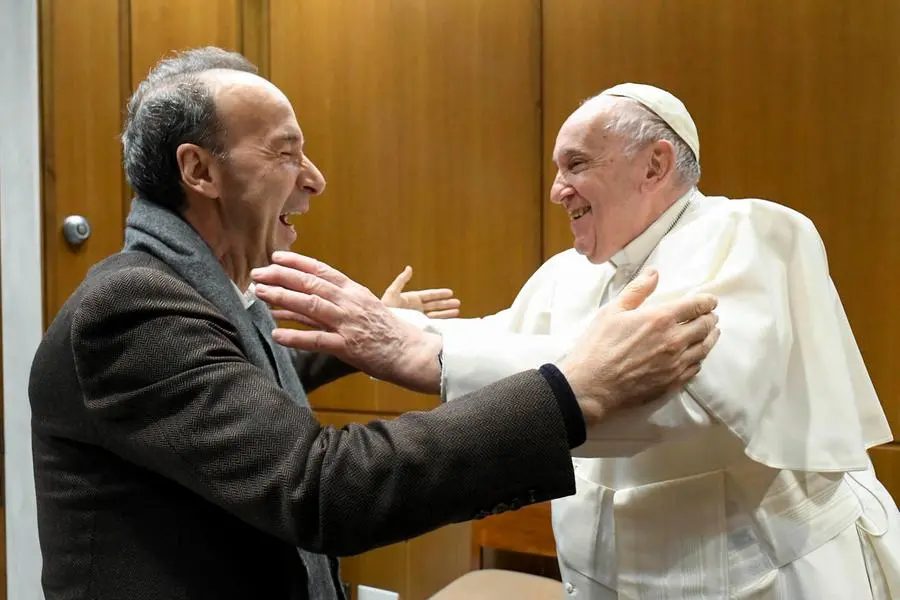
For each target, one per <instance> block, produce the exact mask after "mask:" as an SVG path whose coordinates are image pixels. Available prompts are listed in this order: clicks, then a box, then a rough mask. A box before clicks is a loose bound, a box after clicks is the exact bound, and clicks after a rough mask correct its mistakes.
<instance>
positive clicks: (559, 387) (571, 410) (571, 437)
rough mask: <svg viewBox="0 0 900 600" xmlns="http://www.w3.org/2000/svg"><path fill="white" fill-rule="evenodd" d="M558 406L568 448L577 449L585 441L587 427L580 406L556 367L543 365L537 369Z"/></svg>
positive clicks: (564, 377)
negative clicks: (551, 391) (548, 386)
mask: <svg viewBox="0 0 900 600" xmlns="http://www.w3.org/2000/svg"><path fill="white" fill-rule="evenodd" d="M538 372H540V374H541V375H543V376H544V379H546V380H547V383H548V384H549V385H550V389H552V390H553V395H554V396H555V397H556V402H557V404H558V405H559V411H560V413H562V418H563V423H564V424H565V426H566V437H567V439H568V442H569V448H577V447H578V446H580V445H582V444H583V443H584V442H585V441H586V440H587V425H586V424H585V419H584V413H583V412H582V410H581V405H580V404H579V403H578V399H577V398H576V397H575V392H574V391H573V390H572V386H571V385H569V382H568V380H567V379H566V376H565V375H563V373H562V371H560V370H559V369H558V368H557V367H556V365H553V364H545V365H543V366H542V367H541V368H540V369H538Z"/></svg>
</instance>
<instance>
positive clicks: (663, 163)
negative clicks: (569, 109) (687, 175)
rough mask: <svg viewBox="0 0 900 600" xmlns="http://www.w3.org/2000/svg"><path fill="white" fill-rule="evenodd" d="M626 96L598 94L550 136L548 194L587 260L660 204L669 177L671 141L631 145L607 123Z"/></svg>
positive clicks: (638, 227) (596, 259) (619, 241)
mask: <svg viewBox="0 0 900 600" xmlns="http://www.w3.org/2000/svg"><path fill="white" fill-rule="evenodd" d="M626 102H628V101H622V100H620V99H617V98H609V97H598V98H595V99H593V100H590V101H588V102H586V103H585V104H583V105H582V106H581V107H579V108H578V110H576V111H575V112H574V113H572V115H571V116H570V117H569V118H568V119H566V121H565V123H563V126H562V127H561V128H560V130H559V134H558V135H557V137H556V146H555V148H554V150H553V161H554V163H555V164H556V167H557V174H556V178H555V180H554V182H553V185H552V187H551V190H550V200H551V201H552V202H554V203H555V204H559V205H561V206H562V207H563V208H564V209H565V211H566V213H567V214H568V216H569V224H570V226H571V228H572V234H573V235H574V236H575V240H574V246H575V250H576V251H578V252H579V253H580V254H583V255H584V256H586V257H587V258H588V260H590V261H591V262H592V263H595V264H599V263H602V262H605V261H607V260H609V259H610V258H611V257H612V256H613V255H614V254H615V253H616V252H618V251H619V250H621V249H622V248H624V247H625V246H626V245H627V244H628V242H630V241H631V240H633V239H634V238H635V237H637V236H638V235H639V234H640V233H641V232H642V231H643V230H644V229H646V228H647V227H648V226H649V225H650V224H651V223H652V222H653V221H654V220H655V219H656V218H657V217H658V216H659V214H661V213H662V211H663V210H665V206H662V204H661V202H662V198H660V193H659V192H660V191H661V190H662V189H663V188H664V187H666V186H667V185H669V184H670V183H671V180H672V178H673V177H675V170H674V159H675V152H674V148H673V147H672V144H671V143H669V142H667V141H665V140H659V141H655V142H651V143H649V144H646V145H645V146H644V147H639V148H636V149H632V148H630V147H629V146H631V145H632V144H630V143H629V142H631V140H630V139H629V138H628V137H626V136H624V135H621V134H619V133H615V132H613V131H610V130H609V128H608V127H607V125H608V124H609V123H610V119H611V118H613V117H615V116H616V115H617V112H616V111H618V110H622V109H623V106H624V107H625V108H627V104H625V103H626Z"/></svg>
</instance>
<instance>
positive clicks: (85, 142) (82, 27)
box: [40, 0, 262, 321]
mask: <svg viewBox="0 0 900 600" xmlns="http://www.w3.org/2000/svg"><path fill="white" fill-rule="evenodd" d="M261 5H262V4H261V3H260V2H253V1H244V2H242V1H240V0H197V1H192V2H189V3H184V2H178V1H177V0H131V1H130V2H129V1H123V0H43V2H42V3H41V15H40V17H41V39H42V44H41V63H42V73H41V82H42V98H43V107H42V108H43V110H42V121H43V122H42V126H43V135H42V146H43V181H42V184H43V189H44V194H43V202H44V282H45V284H44V285H45V292H46V300H45V316H46V319H47V321H49V320H50V319H52V317H53V316H54V315H55V314H56V312H57V310H58V309H59V307H60V306H61V305H62V303H63V302H65V300H66V298H67V297H68V296H69V294H71V293H72V291H74V289H75V287H76V286H77V285H78V283H79V282H80V281H81V279H82V278H83V277H84V275H85V273H86V272H87V269H88V268H89V267H90V266H91V265H92V264H94V263H96V262H98V261H99V260H101V259H103V258H104V257H106V256H108V255H110V254H113V253H114V252H116V251H118V250H119V249H120V248H121V246H122V242H123V225H124V222H125V216H126V214H127V211H128V206H129V203H130V199H131V193H130V191H129V189H128V186H127V185H126V184H125V178H124V173H123V172H122V168H121V164H122V155H121V145H120V142H119V137H118V136H119V134H120V132H121V129H122V117H123V114H124V107H125V103H126V101H127V99H128V96H129V95H130V94H131V92H132V90H133V89H134V88H135V87H136V85H137V83H139V82H140V80H141V79H143V78H144V76H145V75H146V74H147V72H148V71H149V70H150V68H151V67H152V66H153V64H154V63H155V62H156V61H157V60H158V59H160V58H161V57H162V56H164V55H166V54H168V53H170V52H171V51H173V50H180V49H184V48H188V47H193V46H201V45H208V44H213V45H219V46H223V47H226V48H233V49H239V48H240V47H241V40H242V34H243V30H242V27H241V23H242V21H241V16H242V15H243V13H244V12H246V13H248V14H249V15H251V18H250V19H248V21H251V22H253V18H255V17H257V14H258V13H259V11H260V10H261V9H260V7H261ZM257 21H258V18H257ZM254 33H255V32H254ZM247 36H248V37H250V38H252V37H253V36H252V35H251V33H250V32H249V31H248V32H247ZM257 37H258V36H257ZM253 39H255V38H253ZM69 216H82V217H84V218H85V219H86V220H87V221H88V223H89V224H90V227H91V235H90V237H89V238H88V239H87V241H85V242H84V243H83V244H80V245H72V244H70V243H68V242H67V241H66V240H65V238H64V237H63V233H62V227H63V223H64V221H65V219H66V217H69Z"/></svg>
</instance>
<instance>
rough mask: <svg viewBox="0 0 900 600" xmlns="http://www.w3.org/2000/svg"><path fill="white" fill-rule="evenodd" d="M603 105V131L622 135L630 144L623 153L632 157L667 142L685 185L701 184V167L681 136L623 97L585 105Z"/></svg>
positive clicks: (586, 102) (594, 100)
mask: <svg viewBox="0 0 900 600" xmlns="http://www.w3.org/2000/svg"><path fill="white" fill-rule="evenodd" d="M598 100H599V101H602V102H603V105H604V112H605V113H606V115H607V119H606V123H605V125H604V129H605V130H606V131H608V132H609V133H613V134H616V135H620V136H622V137H624V138H625V139H626V140H627V141H626V143H625V148H624V152H625V155H626V156H628V157H633V156H634V155H635V154H637V153H638V152H639V151H640V150H641V149H643V148H646V147H647V145H648V144H652V143H653V142H657V141H659V140H666V141H667V142H669V143H670V144H672V146H673V148H674V149H675V171H676V172H677V173H678V175H679V177H680V178H681V181H682V183H684V184H687V185H689V186H691V187H693V186H695V185H697V182H699V181H700V163H699V162H697V157H695V156H694V153H693V152H692V151H691V148H690V147H689V146H688V145H687V144H686V143H685V141H684V140H683V139H681V136H679V135H678V134H677V133H675V130H673V129H672V128H671V127H670V126H669V124H668V123H666V122H665V121H664V120H662V119H661V118H660V117H659V115H657V114H656V113H654V112H653V111H651V110H649V109H647V108H646V107H645V106H644V105H643V104H641V103H640V102H638V101H636V100H633V99H631V98H623V97H620V96H601V95H597V96H594V97H593V98H590V99H588V100H586V101H585V102H584V104H588V103H593V102H597V101H598Z"/></svg>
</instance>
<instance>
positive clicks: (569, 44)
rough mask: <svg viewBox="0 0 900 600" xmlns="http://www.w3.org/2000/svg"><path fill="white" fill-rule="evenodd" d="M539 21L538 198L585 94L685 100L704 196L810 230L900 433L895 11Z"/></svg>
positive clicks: (548, 244) (774, 9)
mask: <svg viewBox="0 0 900 600" xmlns="http://www.w3.org/2000/svg"><path fill="white" fill-rule="evenodd" d="M543 17H544V38H543V43H544V69H543V73H544V84H543V90H544V108H545V111H544V121H543V128H544V129H543V131H544V140H545V143H544V157H545V162H544V164H545V165H546V168H545V171H544V173H545V179H544V184H545V185H544V188H545V189H547V188H548V185H549V182H550V181H551V177H552V174H553V172H554V171H553V169H552V165H551V163H550V161H549V157H550V155H551V150H552V148H553V143H554V141H555V136H556V132H557V130H558V128H559V126H560V125H561V124H562V122H563V120H564V119H565V117H566V116H567V115H568V114H569V113H570V112H571V111H572V110H573V109H574V108H575V107H576V106H577V104H578V102H579V101H580V100H582V99H584V98H586V97H589V96H591V95H593V94H595V93H597V92H599V91H601V90H602V89H604V88H606V87H609V86H610V85H613V84H615V83H618V82H621V81H636V82H643V83H651V84H654V85H658V86H660V87H663V88H665V89H668V90H669V91H671V92H673V93H674V94H675V95H677V96H679V97H680V98H681V99H682V100H683V101H684V102H685V104H686V105H687V107H688V109H689V110H690V111H691V113H692V115H693V117H694V119H695V121H696V122H697V127H698V129H699V132H700V139H701V166H702V169H703V176H702V179H701V182H700V188H701V189H702V190H703V191H704V192H705V193H707V194H724V195H727V196H731V197H760V198H766V199H769V200H773V201H776V202H779V203H781V204H785V205H787V206H791V207H793V208H796V209H798V210H800V211H801V212H803V213H805V214H806V215H807V216H809V217H810V218H811V219H812V220H813V221H814V222H815V223H816V225H817V227H818V229H819V231H820V232H821V234H822V237H823V239H824V241H825V245H826V248H827V250H828V255H829V262H830V265H831V272H832V276H833V278H834V280H835V283H836V285H837V287H838V290H839V292H840V294H841V297H842V299H843V301H844V305H845V306H846V309H847V312H848V314H849V318H850V321H851V323H852V326H853V329H854V332H855V334H856V337H857V340H858V342H859V345H860V347H861V349H862V353H863V356H864V357H865V360H866V364H867V366H868V368H869V371H870V373H871V376H872V379H873V380H874V382H875V385H876V388H877V389H878V392H879V395H880V397H881V400H882V403H883V405H884V406H885V409H886V411H887V413H888V415H889V418H890V420H891V425H892V427H893V430H894V433H895V435H900V369H897V367H896V361H897V360H896V350H895V346H896V344H897V339H898V338H900V311H898V310H897V307H896V297H897V295H898V294H900V284H898V280H897V278H896V277H895V276H894V275H893V274H894V273H895V272H896V271H897V270H898V269H900V202H898V201H897V198H898V197H900V178H898V176H897V175H896V173H897V168H896V165H895V164H894V163H895V160H894V149H895V148H896V147H897V145H898V144H900V121H898V120H897V118H896V114H897V107H898V106H900V61H898V60H897V56H896V51H895V46H896V42H895V36H896V32H897V30H898V28H900V3H898V2H896V1H894V0H873V1H871V2H865V3H860V2H846V1H845V2H839V1H832V2H821V1H818V0H791V2H783V1H780V0H759V1H757V2H720V1H718V0H681V1H679V2H659V3H654V4H652V6H651V5H648V4H647V3H640V2H632V1H630V0H553V1H552V2H544V3H543ZM544 234H545V235H544V238H545V245H544V254H545V257H546V256H550V255H552V254H554V253H556V252H558V251H560V250H562V249H565V248H568V247H570V246H571V233H570V232H569V229H568V224H567V223H566V220H565V218H564V216H563V214H562V211H561V210H558V209H557V207H553V208H551V209H550V210H549V211H548V218H547V219H546V220H545V222H544ZM885 469H886V467H882V470H885ZM892 485H893V486H894V489H895V490H896V489H898V487H900V480H898V481H896V482H894V483H893V484H892Z"/></svg>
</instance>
